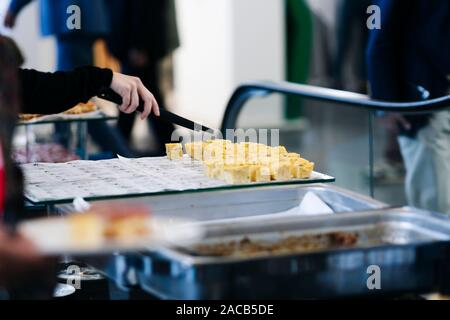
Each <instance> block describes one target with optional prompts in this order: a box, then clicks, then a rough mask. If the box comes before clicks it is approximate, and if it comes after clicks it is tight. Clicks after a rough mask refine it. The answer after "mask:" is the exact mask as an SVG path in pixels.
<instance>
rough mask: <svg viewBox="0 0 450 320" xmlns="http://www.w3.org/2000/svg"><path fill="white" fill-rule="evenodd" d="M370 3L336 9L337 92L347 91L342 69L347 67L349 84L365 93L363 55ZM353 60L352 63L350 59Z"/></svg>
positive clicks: (349, 2)
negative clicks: (350, 77)
mask: <svg viewBox="0 0 450 320" xmlns="http://www.w3.org/2000/svg"><path fill="white" fill-rule="evenodd" d="M371 3H372V0H358V1H354V0H343V1H342V2H341V3H340V6H339V7H338V9H337V19H336V25H337V32H336V36H337V37H336V39H337V44H336V55H335V59H334V63H333V73H334V75H333V76H334V79H335V81H336V89H342V90H349V88H348V84H346V83H345V81H344V80H345V79H344V71H345V70H344V69H345V68H346V66H349V65H350V67H351V71H352V78H353V79H352V80H353V81H354V82H355V83H356V91H357V92H360V93H366V92H367V72H366V63H365V51H366V47H367V39H368V29H367V28H366V20H367V13H366V11H367V8H368V7H369V6H370V5H371ZM352 50H353V55H352ZM352 56H353V57H354V59H350V58H351V57H352ZM352 91H353V90H352Z"/></svg>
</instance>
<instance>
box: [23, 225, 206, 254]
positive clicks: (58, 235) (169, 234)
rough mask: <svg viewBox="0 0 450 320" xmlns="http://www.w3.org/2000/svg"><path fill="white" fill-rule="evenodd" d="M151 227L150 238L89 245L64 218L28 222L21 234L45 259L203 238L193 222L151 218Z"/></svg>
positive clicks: (122, 250)
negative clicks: (72, 233) (73, 231)
mask: <svg viewBox="0 0 450 320" xmlns="http://www.w3.org/2000/svg"><path fill="white" fill-rule="evenodd" d="M148 223H149V226H150V229H151V233H150V236H149V237H145V238H141V239H137V240H133V241H120V242H112V241H104V242H103V243H101V244H89V245H87V244H84V243H79V242H77V241H76V240H75V239H73V238H72V236H71V227H70V224H69V220H68V219H65V218H47V219H38V220H31V221H27V222H24V223H22V224H21V225H20V226H19V228H18V230H19V232H20V233H21V234H22V235H23V236H25V237H26V238H28V239H29V240H30V241H32V242H33V243H34V245H35V246H36V247H37V249H38V250H39V251H40V252H41V253H42V254H44V255H63V254H71V255H92V254H103V253H104V254H107V253H113V252H118V251H120V252H124V251H136V250H143V249H155V248H158V247H162V246H164V247H167V246H176V245H180V244H186V243H191V242H192V243H194V242H198V241H199V240H201V239H202V238H203V235H204V231H203V229H202V227H201V226H199V225H198V224H194V223H191V222H190V221H185V220H179V219H162V218H155V217H149V219H148Z"/></svg>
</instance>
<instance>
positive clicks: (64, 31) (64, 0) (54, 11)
mask: <svg viewBox="0 0 450 320" xmlns="http://www.w3.org/2000/svg"><path fill="white" fill-rule="evenodd" d="M31 1H33V0H11V3H10V5H9V10H10V11H11V12H13V13H15V14H16V15H17V14H18V13H19V12H20V11H21V10H22V9H23V8H24V7H25V6H26V5H27V4H29V3H30V2H31ZM71 5H76V6H78V7H80V9H81V29H80V30H70V29H69V28H68V27H67V20H68V18H69V17H70V15H71V13H67V8H68V7H69V6H71ZM40 10H41V32H42V34H43V35H44V36H50V35H53V36H61V35H68V34H88V35H97V36H98V35H104V34H107V33H108V32H109V15H108V11H107V10H108V5H107V1H106V0H40Z"/></svg>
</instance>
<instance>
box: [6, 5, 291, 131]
mask: <svg viewBox="0 0 450 320" xmlns="http://www.w3.org/2000/svg"><path fill="white" fill-rule="evenodd" d="M38 2H39V1H33V3H32V4H30V5H29V6H28V7H26V8H25V9H24V10H23V11H22V12H21V14H20V16H19V19H18V21H17V26H16V28H15V29H14V30H13V31H12V32H11V35H12V36H13V37H14V39H16V41H17V42H18V44H19V46H20V47H21V49H22V50H23V52H24V54H25V56H26V58H27V63H26V67H30V68H36V69H39V70H43V71H47V70H54V66H55V60H56V59H55V45H54V41H53V39H52V38H45V39H44V38H42V37H41V36H40V26H39V8H38ZM6 3H9V0H0V9H1V6H2V5H3V6H5V4H6ZM283 3H284V2H283V1H281V0H177V2H176V4H177V15H178V24H179V32H180V37H181V48H180V49H178V50H177V52H176V54H175V85H176V88H175V89H176V96H175V106H176V109H177V112H179V113H181V114H184V115H186V116H190V117H192V118H193V119H196V120H198V121H201V122H203V123H204V124H207V125H209V126H212V127H219V124H220V122H221V120H222V117H223V112H224V109H225V105H226V103H227V101H228V99H229V98H230V96H231V94H232V92H233V91H234V89H235V88H236V87H237V86H238V85H239V84H240V83H242V82H245V81H248V80H260V79H267V80H283V79H284V65H285V63H284V61H285V60H284V10H283V8H284V5H283ZM0 12H3V10H0ZM2 21H3V18H2ZM280 101H281V100H279V99H270V100H269V101H265V102H263V103H259V102H258V104H257V105H256V106H254V107H253V106H251V107H249V108H246V109H245V111H244V114H243V116H242V118H243V119H245V123H244V124H243V125H245V126H251V122H252V121H253V122H255V123H258V124H260V123H261V122H263V121H267V120H268V119H270V120H271V121H272V122H279V121H281V102H280Z"/></svg>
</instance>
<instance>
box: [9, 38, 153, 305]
mask: <svg viewBox="0 0 450 320" xmlns="http://www.w3.org/2000/svg"><path fill="white" fill-rule="evenodd" d="M22 62H23V61H22V58H21V56H20V53H19V51H18V49H17V47H16V46H15V44H14V43H13V42H12V40H11V39H9V38H6V37H3V36H1V35H0V289H1V288H7V289H8V291H9V293H10V297H11V298H34V299H35V298H46V299H49V298H51V297H52V293H53V291H52V288H53V285H54V279H55V277H54V272H53V271H54V268H53V267H54V266H55V264H54V263H53V262H52V261H49V260H47V259H44V258H43V257H41V256H40V255H39V253H38V251H37V249H36V248H35V247H34V245H33V244H32V243H31V242H29V241H28V240H27V239H25V238H24V237H22V236H21V235H20V234H18V233H16V232H15V230H14V227H15V226H16V225H17V223H18V222H19V221H20V220H23V219H26V218H27V217H26V216H24V215H23V213H24V212H25V209H24V199H23V183H22V180H23V177H22V175H21V172H20V170H19V169H18V168H17V167H16V166H15V165H14V163H13V162H12V157H11V148H12V146H11V144H12V137H13V133H14V129H15V123H16V121H17V119H18V113H19V112H28V113H40V114H51V113H58V112H61V111H63V110H64V108H65V106H66V105H68V104H77V103H80V102H84V101H87V100H88V99H90V98H92V97H93V96H95V95H97V94H98V93H99V92H100V90H101V89H103V88H105V87H110V88H111V89H113V90H114V91H115V92H117V93H118V94H119V95H120V96H121V97H122V99H123V104H122V105H121V106H120V107H119V108H120V110H121V111H122V112H127V113H132V112H135V110H136V108H137V107H138V106H139V99H141V100H142V101H144V104H145V108H144V112H143V113H142V114H141V118H142V119H145V118H146V117H148V116H149V114H150V113H151V112H153V113H154V114H155V115H157V116H158V115H159V108H158V103H157V102H156V100H155V98H154V96H153V95H152V94H151V93H150V92H149V91H148V90H147V89H146V88H145V87H144V86H143V84H142V82H141V81H140V80H139V79H138V78H135V77H130V76H126V75H123V74H120V73H113V71H112V70H109V69H100V68H96V67H90V66H87V67H81V68H78V69H75V70H72V71H68V72H56V73H44V72H38V71H36V70H25V69H19V68H18V67H19V65H20V64H21V63H22ZM6 226H7V227H6Z"/></svg>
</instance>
